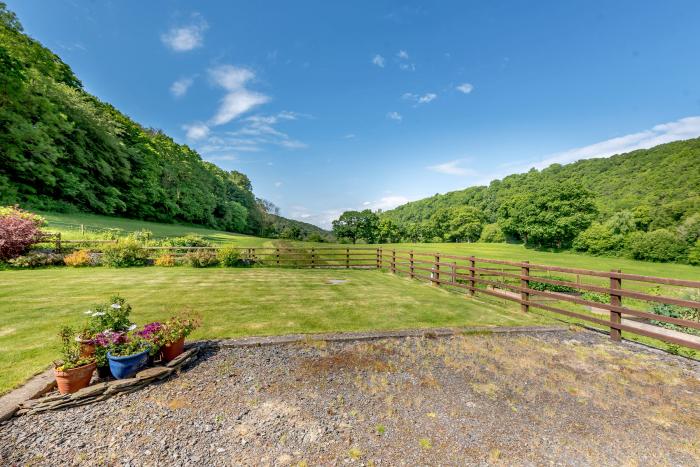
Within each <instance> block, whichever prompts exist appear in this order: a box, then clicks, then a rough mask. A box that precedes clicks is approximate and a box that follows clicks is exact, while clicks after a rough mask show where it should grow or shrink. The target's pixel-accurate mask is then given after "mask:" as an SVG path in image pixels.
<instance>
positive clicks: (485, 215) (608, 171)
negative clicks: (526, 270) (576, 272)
mask: <svg viewBox="0 0 700 467" xmlns="http://www.w3.org/2000/svg"><path fill="white" fill-rule="evenodd" d="M333 231H334V233H335V234H336V236H337V237H338V238H341V239H343V240H345V241H350V242H357V241H363V242H368V243H394V242H476V241H479V242H518V243H524V244H526V245H529V246H533V247H541V248H555V249H573V250H576V251H581V252H587V253H590V254H595V255H619V256H629V257H632V258H635V259H642V260H651V261H676V262H690V263H692V264H700V139H691V140H686V141H677V142H674V143H668V144H664V145H660V146H657V147H654V148H651V149H648V150H639V151H634V152H631V153H628V154H622V155H617V156H613V157H610V158H605V159H592V160H585V161H579V162H576V163H573V164H568V165H560V164H554V165H552V166H550V167H548V168H546V169H544V170H542V171H537V170H535V169H533V170H531V171H529V172H527V173H524V174H516V175H511V176H508V177H505V178H504V179H502V180H495V181H493V182H491V184H490V185H489V186H478V187H471V188H467V189H466V190H461V191H456V192H451V193H447V194H444V195H435V196H433V197H430V198H426V199H423V200H419V201H416V202H412V203H407V204H405V205H403V206H400V207H398V208H396V209H394V210H391V211H387V212H377V213H373V212H371V211H369V210H365V211H348V212H345V213H343V214H342V215H341V216H340V218H339V219H338V220H336V221H334V223H333Z"/></svg>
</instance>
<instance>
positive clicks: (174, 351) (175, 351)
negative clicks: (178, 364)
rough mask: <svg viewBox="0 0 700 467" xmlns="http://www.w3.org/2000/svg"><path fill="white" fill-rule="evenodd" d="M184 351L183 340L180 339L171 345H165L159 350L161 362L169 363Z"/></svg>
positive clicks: (182, 338)
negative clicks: (161, 356) (161, 357)
mask: <svg viewBox="0 0 700 467" xmlns="http://www.w3.org/2000/svg"><path fill="white" fill-rule="evenodd" d="M184 350H185V338H184V337H181V338H179V339H178V340H176V341H175V342H173V343H171V344H166V345H164V346H163V347H162V348H161V353H162V355H163V361H166V362H169V361H170V360H173V359H174V358H175V357H177V356H178V355H180V354H181V353H182V352H183V351H184Z"/></svg>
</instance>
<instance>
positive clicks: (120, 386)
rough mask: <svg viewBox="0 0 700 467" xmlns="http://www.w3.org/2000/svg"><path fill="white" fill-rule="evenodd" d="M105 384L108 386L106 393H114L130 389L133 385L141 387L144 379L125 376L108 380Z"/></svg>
mask: <svg viewBox="0 0 700 467" xmlns="http://www.w3.org/2000/svg"><path fill="white" fill-rule="evenodd" d="M107 385H108V386H109V387H108V388H107V392H106V394H116V393H118V392H123V391H126V390H128V389H131V388H133V387H135V386H136V387H141V385H144V381H143V380H142V379H138V378H127V379H118V380H115V381H110V382H109V383H107Z"/></svg>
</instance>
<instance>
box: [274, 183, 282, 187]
mask: <svg viewBox="0 0 700 467" xmlns="http://www.w3.org/2000/svg"><path fill="white" fill-rule="evenodd" d="M282 185H283V183H282V182H275V188H279V187H281V186H282Z"/></svg>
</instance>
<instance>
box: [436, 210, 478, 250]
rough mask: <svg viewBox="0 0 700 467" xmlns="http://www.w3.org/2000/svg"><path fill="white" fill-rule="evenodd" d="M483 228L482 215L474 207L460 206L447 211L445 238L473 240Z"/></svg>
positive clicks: (461, 240)
mask: <svg viewBox="0 0 700 467" xmlns="http://www.w3.org/2000/svg"><path fill="white" fill-rule="evenodd" d="M483 228H484V215H483V214H482V213H481V211H479V210H478V209H476V208H473V207H470V206H460V207H458V208H453V209H451V210H450V211H449V212H448V221H447V231H446V232H445V237H444V238H445V240H448V241H456V242H464V241H466V242H475V241H477V240H478V239H479V237H480V236H481V230H482V229H483Z"/></svg>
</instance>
